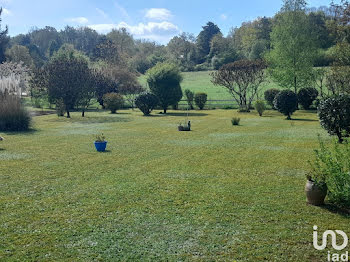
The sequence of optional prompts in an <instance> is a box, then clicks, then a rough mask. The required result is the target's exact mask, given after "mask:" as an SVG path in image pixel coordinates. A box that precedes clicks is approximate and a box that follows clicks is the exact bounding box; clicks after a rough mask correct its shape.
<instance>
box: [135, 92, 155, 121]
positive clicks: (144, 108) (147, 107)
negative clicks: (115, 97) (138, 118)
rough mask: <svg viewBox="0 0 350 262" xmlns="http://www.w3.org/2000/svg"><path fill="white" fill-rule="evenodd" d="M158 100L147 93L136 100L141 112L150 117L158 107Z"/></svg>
mask: <svg viewBox="0 0 350 262" xmlns="http://www.w3.org/2000/svg"><path fill="white" fill-rule="evenodd" d="M158 102H159V101H158V98H157V97H156V96H155V95H153V94H151V93H145V94H141V95H139V96H138V97H137V98H136V100H135V105H136V106H137V107H138V108H139V109H140V110H141V112H142V113H143V114H144V115H145V116H148V115H150V114H151V112H152V110H153V109H154V108H155V107H156V106H157V105H158Z"/></svg>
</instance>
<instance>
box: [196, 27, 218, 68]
mask: <svg viewBox="0 0 350 262" xmlns="http://www.w3.org/2000/svg"><path fill="white" fill-rule="evenodd" d="M202 28H203V30H202V31H201V32H200V33H199V35H198V36H197V43H196V44H197V48H198V51H199V54H200V56H201V58H202V62H203V61H204V60H205V58H206V56H207V55H208V54H209V52H210V42H211V40H212V39H213V37H214V36H215V35H216V34H219V33H221V31H220V28H219V27H218V26H217V25H216V24H214V23H212V22H208V23H207V24H206V25H205V26H203V27H202Z"/></svg>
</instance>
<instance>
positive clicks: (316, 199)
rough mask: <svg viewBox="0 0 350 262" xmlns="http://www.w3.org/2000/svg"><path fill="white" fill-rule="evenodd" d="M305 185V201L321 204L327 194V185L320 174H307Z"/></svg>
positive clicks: (316, 204) (315, 204)
mask: <svg viewBox="0 0 350 262" xmlns="http://www.w3.org/2000/svg"><path fill="white" fill-rule="evenodd" d="M306 178H307V181H306V185H305V193H306V199H307V203H308V204H310V205H314V206H321V205H323V204H324V200H325V198H326V196H327V185H326V182H325V181H324V179H323V178H322V175H319V174H308V175H307V176H306Z"/></svg>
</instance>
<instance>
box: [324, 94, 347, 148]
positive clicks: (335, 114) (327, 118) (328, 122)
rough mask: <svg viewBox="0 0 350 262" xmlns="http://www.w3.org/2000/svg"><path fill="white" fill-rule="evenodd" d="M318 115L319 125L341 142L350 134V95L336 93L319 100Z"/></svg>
mask: <svg viewBox="0 0 350 262" xmlns="http://www.w3.org/2000/svg"><path fill="white" fill-rule="evenodd" d="M318 116H319V118H320V123H321V126H322V127H323V128H324V129H326V130H327V132H328V133H329V134H330V135H336V136H337V137H338V141H339V143H342V142H343V141H344V139H343V138H344V136H345V137H348V136H349V134H350V96H349V95H336V96H333V97H330V98H327V99H325V100H323V101H321V103H320V105H319V106H318Z"/></svg>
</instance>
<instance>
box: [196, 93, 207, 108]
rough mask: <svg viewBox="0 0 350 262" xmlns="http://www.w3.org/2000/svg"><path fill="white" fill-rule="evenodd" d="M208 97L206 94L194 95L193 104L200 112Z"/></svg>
mask: <svg viewBox="0 0 350 262" xmlns="http://www.w3.org/2000/svg"><path fill="white" fill-rule="evenodd" d="M207 98H208V95H207V94H206V93H196V94H195V95H194V102H195V103H196V105H197V106H198V107H199V109H200V110H202V109H203V108H204V106H205V104H206V103H207Z"/></svg>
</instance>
